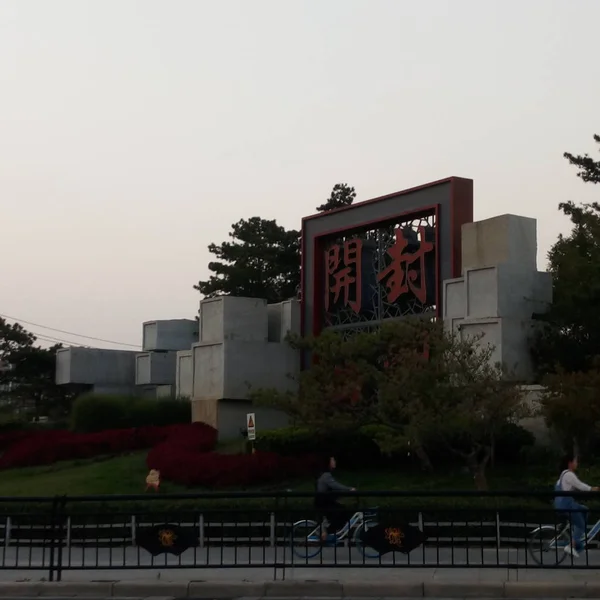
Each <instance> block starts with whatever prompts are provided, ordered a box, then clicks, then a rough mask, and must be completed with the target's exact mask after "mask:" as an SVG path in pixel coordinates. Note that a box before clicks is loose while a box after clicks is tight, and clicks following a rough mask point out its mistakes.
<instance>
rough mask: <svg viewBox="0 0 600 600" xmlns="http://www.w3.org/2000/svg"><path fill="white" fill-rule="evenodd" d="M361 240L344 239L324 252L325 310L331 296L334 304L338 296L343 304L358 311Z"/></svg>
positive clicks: (359, 307) (360, 285)
mask: <svg viewBox="0 0 600 600" xmlns="http://www.w3.org/2000/svg"><path fill="white" fill-rule="evenodd" d="M361 257H362V240H361V239H353V240H346V241H345V242H344V244H343V246H341V245H340V244H336V245H334V246H331V247H330V248H328V249H327V251H326V252H325V271H326V275H325V310H326V311H329V307H330V304H331V297H332V296H333V304H336V303H337V302H338V301H339V299H340V296H342V298H343V303H344V306H349V307H350V308H351V309H352V310H353V311H354V312H356V313H359V312H360V309H361V306H362V297H361V289H362V277H361Z"/></svg>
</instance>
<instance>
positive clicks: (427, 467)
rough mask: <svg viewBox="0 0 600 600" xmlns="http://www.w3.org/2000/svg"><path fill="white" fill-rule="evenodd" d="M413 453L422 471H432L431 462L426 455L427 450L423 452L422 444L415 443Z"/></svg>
mask: <svg viewBox="0 0 600 600" xmlns="http://www.w3.org/2000/svg"><path fill="white" fill-rule="evenodd" d="M415 454H416V455H417V458H418V459H419V460H420V461H421V468H422V469H423V471H427V472H429V473H430V472H431V471H433V464H431V460H429V456H428V455H427V452H425V448H423V446H421V445H420V444H417V445H416V446H415Z"/></svg>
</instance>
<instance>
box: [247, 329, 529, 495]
mask: <svg viewBox="0 0 600 600" xmlns="http://www.w3.org/2000/svg"><path fill="white" fill-rule="evenodd" d="M290 341H291V344H292V346H293V347H294V348H297V349H298V350H300V351H302V352H309V353H311V354H313V355H314V356H315V357H316V359H315V360H314V361H313V362H312V364H311V366H310V367H309V368H307V369H306V370H304V371H302V372H301V373H300V374H299V376H298V390H297V393H296V392H288V393H285V394H283V393H279V392H277V391H276V390H272V389H271V390H256V391H255V392H254V393H253V394H252V395H253V397H254V398H255V399H256V400H257V401H258V402H261V403H265V404H269V405H272V406H276V407H278V408H280V409H283V410H284V411H286V412H287V413H288V414H289V415H290V416H291V417H292V419H293V421H294V422H295V423H296V424H298V425H304V426H309V427H311V428H312V429H313V430H315V431H321V432H326V431H327V430H329V429H331V427H332V424H335V426H336V427H339V428H343V429H349V428H353V427H356V428H358V427H360V426H362V427H364V426H368V427H371V428H372V432H373V433H374V435H375V439H376V441H377V442H378V444H379V445H380V446H381V448H382V450H384V451H393V450H399V449H406V448H409V447H410V448H411V449H413V450H414V451H415V453H416V454H417V455H418V456H419V458H420V459H421V461H422V463H423V465H424V466H425V467H430V466H431V465H430V462H429V459H428V456H427V445H428V442H433V440H434V439H435V440H436V441H438V442H439V441H440V440H441V441H442V442H443V443H444V444H445V445H446V446H447V449H448V452H452V453H453V454H455V455H457V456H459V457H461V458H462V459H463V460H464V462H465V465H466V466H468V468H469V469H470V470H471V472H472V473H473V476H474V478H475V481H476V484H477V486H478V487H479V488H481V489H484V488H485V487H486V486H487V482H486V477H485V472H486V467H487V464H488V462H489V460H490V457H491V455H492V450H493V446H494V439H495V436H496V433H497V431H498V429H499V428H500V427H502V426H504V425H505V424H506V422H507V421H510V420H513V419H515V418H517V416H519V415H520V414H521V410H522V400H521V394H520V391H519V389H518V388H517V386H515V385H513V384H511V383H507V382H506V381H505V379H504V374H503V372H502V370H501V369H500V367H498V366H494V365H492V364H491V363H490V359H491V352H492V349H491V348H487V347H484V346H481V345H479V344H478V340H462V339H459V338H458V337H456V336H454V335H452V334H450V333H448V332H446V331H444V329H443V326H442V325H441V324H440V323H430V322H427V321H423V320H412V319H404V320H401V321H396V322H391V323H387V324H384V325H383V326H382V327H380V328H378V329H377V330H376V331H374V332H369V333H358V334H356V335H354V336H351V337H350V338H348V339H344V338H343V336H342V335H341V334H339V333H337V332H334V331H331V330H329V331H325V332H323V333H322V334H321V335H320V336H318V337H316V338H306V339H302V338H299V337H293V338H291V340H290ZM457 433H458V434H459V435H458V436H457Z"/></svg>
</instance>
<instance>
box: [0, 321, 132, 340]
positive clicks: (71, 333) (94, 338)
mask: <svg viewBox="0 0 600 600" xmlns="http://www.w3.org/2000/svg"><path fill="white" fill-rule="evenodd" d="M0 317H3V318H4V319H10V320H11V321H16V322H17V323H26V324H27V325H32V326H33V327H39V328H41V329H48V330H49V331H57V332H58V333H65V334H67V335H74V336H75V337H80V338H85V339H87V340H95V341H96V342H104V343H106V344H116V345H117V346H129V347H130V348H140V346H139V345H136V344H127V343H125V342H115V341H114V340H105V339H103V338H98V337H93V336H91V335H83V334H82V333H73V332H72V331H65V330H64V329H56V328H55V327H48V326H46V325H40V324H39V323H32V322H31V321H26V320H25V319H18V318H17V317H10V316H8V315H3V314H0Z"/></svg>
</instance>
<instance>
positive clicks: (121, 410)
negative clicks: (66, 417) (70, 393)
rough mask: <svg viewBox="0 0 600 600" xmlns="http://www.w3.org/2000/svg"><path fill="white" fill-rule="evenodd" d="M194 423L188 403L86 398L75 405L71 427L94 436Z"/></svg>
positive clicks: (85, 395) (86, 396)
mask: <svg viewBox="0 0 600 600" xmlns="http://www.w3.org/2000/svg"><path fill="white" fill-rule="evenodd" d="M191 420H192V409H191V403H190V402H189V401H188V400H171V399H162V400H148V399H143V398H138V397H136V396H105V395H101V394H84V395H83V396H80V397H79V398H77V400H76V401H75V404H74V406H73V413H72V421H71V426H72V429H74V430H75V431H78V432H81V433H92V432H97V431H104V430H107V429H115V428H117V429H125V428H129V427H144V426H150V425H154V426H158V427H162V426H165V425H174V424H178V423H189V422H190V421H191Z"/></svg>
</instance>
